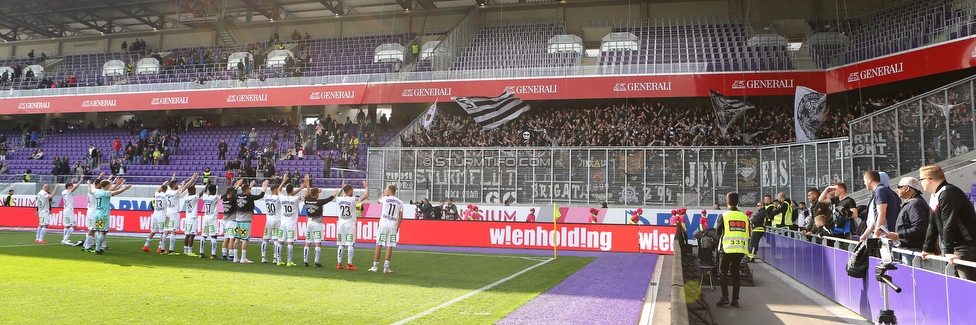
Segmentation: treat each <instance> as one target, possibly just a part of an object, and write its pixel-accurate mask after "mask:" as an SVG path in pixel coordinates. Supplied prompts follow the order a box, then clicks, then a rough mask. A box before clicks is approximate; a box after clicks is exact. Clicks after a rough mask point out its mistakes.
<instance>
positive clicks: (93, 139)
mask: <svg viewBox="0 0 976 325" xmlns="http://www.w3.org/2000/svg"><path fill="white" fill-rule="evenodd" d="M336 125H340V124H336ZM251 128H252V127H251V126H243V125H242V126H224V127H212V126H211V127H200V128H190V129H187V130H185V131H183V132H180V133H178V137H179V138H180V144H179V149H178V151H177V152H176V154H174V155H172V156H171V157H169V158H168V159H169V161H168V163H163V164H159V165H156V164H153V163H147V162H146V161H145V160H144V161H143V162H142V163H140V162H139V160H138V159H127V160H126V167H127V172H126V174H125V175H126V177H127V179H128V181H129V182H130V183H133V184H158V183H161V182H162V181H164V180H167V179H169V177H171V176H172V174H173V172H177V174H178V176H180V177H186V176H189V175H191V174H193V173H194V172H202V171H203V170H204V169H205V168H207V167H209V168H210V169H211V170H212V171H213V172H214V177H215V178H216V180H217V181H218V182H219V181H222V180H223V176H224V173H225V172H226V171H225V170H224V165H225V163H226V161H225V160H220V159H218V149H217V145H218V144H219V143H220V140H226V142H227V144H228V152H227V158H228V159H229V160H230V161H233V160H234V158H235V157H236V156H237V155H238V149H239V142H238V139H239V137H240V135H241V134H242V133H245V134H246V133H248V132H250V129H251ZM253 128H255V131H257V132H258V134H259V137H258V141H257V143H258V147H259V148H260V149H264V148H267V147H269V146H270V143H271V139H272V136H273V135H274V134H275V133H277V134H278V136H279V141H278V143H279V144H280V146H281V147H279V148H278V150H277V152H276V158H277V160H276V161H275V163H273V166H274V169H275V170H276V171H277V173H278V174H283V173H284V172H285V171H289V172H298V173H301V174H303V175H304V174H308V173H311V174H312V177H313V178H316V179H315V180H314V182H313V185H314V186H319V187H337V186H339V185H341V184H342V182H346V183H349V182H353V181H362V180H363V179H365V174H364V173H362V172H345V173H340V172H333V173H332V176H333V177H332V178H329V179H324V178H322V176H323V175H322V170H323V168H324V167H325V166H324V164H325V162H324V161H323V160H321V159H319V158H318V157H317V154H321V155H322V156H332V157H335V160H336V163H333V164H332V167H336V168H344V169H357V168H358V167H359V166H366V156H367V155H366V151H367V150H368V148H369V146H370V143H373V144H374V145H381V144H385V143H387V142H389V141H390V139H392V138H393V137H394V136H395V135H396V134H397V133H398V132H399V129H398V128H397V127H396V126H389V127H387V126H377V127H370V128H366V127H362V126H361V125H359V124H350V125H345V126H338V128H337V129H335V130H336V131H337V132H335V133H334V134H338V138H337V139H336V141H335V142H336V143H338V144H337V145H335V146H331V147H330V146H328V145H327V142H328V140H327V139H326V138H327V137H328V135H329V134H330V133H328V131H327V130H331V129H330V128H329V127H325V128H324V129H325V130H326V131H323V132H324V133H323V134H324V135H325V136H321V137H316V136H315V131H316V129H315V127H314V126H309V127H306V128H304V129H305V131H302V132H299V133H300V135H302V137H301V139H303V140H302V141H301V143H302V144H303V145H304V146H305V147H307V148H308V149H309V150H307V153H306V155H305V158H304V159H297V158H296V157H295V155H296V152H297V150H296V149H295V146H294V143H295V139H296V137H295V132H294V128H284V127H280V126H253ZM152 130H153V129H148V130H147V131H148V132H152ZM160 130H161V132H164V130H163V129H160ZM38 131H39V132H42V131H41V130H38ZM43 132H47V133H48V135H47V136H45V137H43V138H41V139H40V140H39V141H37V147H36V148H31V147H27V148H19V149H17V150H12V151H11V152H10V153H9V154H8V155H7V159H6V162H7V163H8V164H9V167H10V170H9V173H10V174H21V173H24V172H25V171H27V170H31V172H32V173H33V174H35V175H52V174H53V172H52V160H53V159H54V157H59V158H61V157H67V158H68V159H69V161H70V162H71V167H72V169H71V172H70V174H68V176H69V178H72V177H74V176H75V175H76V173H75V169H74V167H75V165H74V163H75V162H84V161H85V158H86V156H87V153H88V150H87V148H88V147H89V144H91V145H94V147H95V148H97V149H99V150H100V151H101V153H102V159H101V163H97V164H95V165H94V166H93V168H92V169H91V170H90V171H88V172H86V176H88V175H97V174H98V173H99V172H103V171H104V172H109V166H108V165H109V164H110V163H111V161H110V159H109V158H111V155H112V152H111V148H112V142H113V139H114V138H118V139H119V140H120V141H121V143H122V148H123V151H124V150H125V148H127V147H128V146H129V145H134V146H138V141H139V133H138V131H137V132H132V131H130V130H128V129H118V128H104V129H67V130H63V132H58V131H57V130H55V131H54V132H51V130H43ZM373 134H375V135H376V140H375V141H370V140H367V139H369V138H371V137H372V135H373ZM343 135H345V136H346V137H348V138H344V137H343ZM9 136H10V139H9V140H8V142H9V143H10V144H11V145H17V146H19V144H20V143H19V142H18V141H17V140H16V139H19V137H17V135H16V134H13V133H9ZM353 137H356V138H357V139H360V138H361V139H362V140H359V141H357V143H358V145H356V146H350V145H349V141H351V139H352V138H353ZM316 139H318V140H319V141H321V142H323V146H322V147H320V148H322V150H314V149H315V145H314V142H315V141H316ZM343 139H345V141H343ZM343 143H344V144H343ZM339 144H343V145H339ZM147 148H152V145H151V144H147ZM350 148H351V149H350ZM37 149H40V150H42V151H43V152H44V157H43V159H40V160H33V159H29V158H30V157H31V155H32V154H33V153H34V151H35V150H37ZM339 156H343V157H349V158H348V159H350V160H352V161H350V162H349V163H348V164H340V163H338V161H339V159H338V157H339ZM150 161H151V159H150ZM251 162H252V166H253V167H254V169H256V170H257V169H259V168H258V166H259V164H260V159H259V157H256V158H254V159H252V160H251ZM235 172H236V171H235ZM258 173H260V172H258Z"/></svg>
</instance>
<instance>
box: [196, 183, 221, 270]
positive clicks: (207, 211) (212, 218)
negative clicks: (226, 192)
mask: <svg viewBox="0 0 976 325" xmlns="http://www.w3.org/2000/svg"><path fill="white" fill-rule="evenodd" d="M201 199H203V226H202V227H200V228H201V230H202V232H201V233H200V235H201V236H200V258H207V255H206V254H204V247H206V246H207V245H206V242H207V238H210V258H216V256H217V234H218V232H217V205H218V204H220V196H218V195H217V184H213V183H210V184H209V185H207V188H206V190H204V193H203V196H202V197H201Z"/></svg>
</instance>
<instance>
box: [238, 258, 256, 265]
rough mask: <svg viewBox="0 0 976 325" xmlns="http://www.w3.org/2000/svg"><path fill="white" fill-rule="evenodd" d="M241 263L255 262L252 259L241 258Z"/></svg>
mask: <svg viewBox="0 0 976 325" xmlns="http://www.w3.org/2000/svg"><path fill="white" fill-rule="evenodd" d="M241 264H254V262H251V260H249V259H246V258H245V259H242V260H241Z"/></svg>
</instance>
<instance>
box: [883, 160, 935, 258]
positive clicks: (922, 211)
mask: <svg viewBox="0 0 976 325" xmlns="http://www.w3.org/2000/svg"><path fill="white" fill-rule="evenodd" d="M921 188H922V184H921V183H919V181H918V180H917V179H915V178H914V177H904V178H902V179H901V181H899V182H898V196H899V197H901V198H902V199H903V200H904V201H905V203H903V204H902V206H901V211H900V212H899V213H898V217H897V219H896V222H895V229H892V231H891V232H890V233H888V234H886V235H885V237H887V238H888V239H891V240H896V241H899V242H900V243H899V246H898V248H901V249H907V250H910V251H913V252H921V251H922V244H923V243H924V242H925V230H926V227H928V224H929V207H928V205H927V204H926V202H925V199H922V190H921ZM898 255H901V261H902V263H904V264H905V265H909V266H912V265H913V263H912V262H913V260H914V256H912V255H906V254H898ZM915 266H917V265H915Z"/></svg>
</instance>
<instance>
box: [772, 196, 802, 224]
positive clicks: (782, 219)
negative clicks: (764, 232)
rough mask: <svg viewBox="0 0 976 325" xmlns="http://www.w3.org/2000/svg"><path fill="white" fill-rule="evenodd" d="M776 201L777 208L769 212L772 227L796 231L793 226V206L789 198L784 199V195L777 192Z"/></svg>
mask: <svg viewBox="0 0 976 325" xmlns="http://www.w3.org/2000/svg"><path fill="white" fill-rule="evenodd" d="M776 200H777V201H779V206H778V207H776V208H774V209H773V211H772V212H771V214H772V216H773V227H776V228H789V229H790V230H796V229H795V228H796V227H794V226H793V214H794V213H793V204H792V201H790V199H789V198H787V197H786V193H783V192H779V194H777V195H776Z"/></svg>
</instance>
